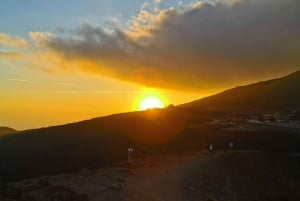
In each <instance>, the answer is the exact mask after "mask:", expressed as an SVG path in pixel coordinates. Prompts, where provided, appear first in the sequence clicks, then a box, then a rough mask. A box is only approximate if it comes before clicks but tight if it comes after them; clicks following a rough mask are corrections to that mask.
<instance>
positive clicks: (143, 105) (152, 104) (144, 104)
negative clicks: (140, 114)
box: [138, 96, 165, 110]
mask: <svg viewBox="0 0 300 201" xmlns="http://www.w3.org/2000/svg"><path fill="white" fill-rule="evenodd" d="M164 106H165V105H164V103H163V101H162V100H160V98H159V97H156V96H146V97H144V98H143V99H142V100H141V101H140V103H139V106H138V109H139V110H147V109H152V108H163V107H164Z"/></svg>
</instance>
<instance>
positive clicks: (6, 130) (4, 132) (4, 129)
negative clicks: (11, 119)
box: [0, 126, 17, 137]
mask: <svg viewBox="0 0 300 201" xmlns="http://www.w3.org/2000/svg"><path fill="white" fill-rule="evenodd" d="M15 132H17V131H16V130H15V129H13V128H9V127H2V126H0V137H2V136H5V135H8V134H12V133H15Z"/></svg>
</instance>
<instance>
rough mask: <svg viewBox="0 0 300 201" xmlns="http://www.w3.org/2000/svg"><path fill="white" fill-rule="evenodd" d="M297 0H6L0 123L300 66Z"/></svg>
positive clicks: (132, 105) (88, 114) (66, 114)
mask: <svg viewBox="0 0 300 201" xmlns="http://www.w3.org/2000/svg"><path fill="white" fill-rule="evenodd" d="M299 10H300V1H299V0H284V1H283V0H207V1H204V0H203V1H199V0H197V1H195V0H181V1H177V0H148V1H146V0H131V1H119V0H118V1H117V0H109V1H104V0H72V1H67V0H52V1H41V0H26V1H24V0H1V5H0V126H10V127H13V128H16V129H28V128H37V127H43V126H50V125H57V124H63V123H68V122H73V121H79V120H84V119H89V118H93V117H97V116H103V115H108V114H113V113H119V112H126V111H133V110H137V109H138V106H137V104H138V101H140V100H141V99H142V97H145V96H150V95H153V96H159V97H162V99H163V102H164V104H165V105H168V104H175V105H176V104H180V103H184V102H189V101H192V100H194V99H198V98H201V97H203V96H207V95H210V94H213V93H216V92H219V91H222V90H224V89H227V88H230V87H234V86H237V85H243V84H247V83H251V82H255V81H259V80H265V79H270V78H274V77H278V76H282V75H286V74H288V73H290V72H293V71H296V70H299V63H300V55H299V54H300V20H299V19H300V12H299Z"/></svg>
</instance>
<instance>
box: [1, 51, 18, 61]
mask: <svg viewBox="0 0 300 201" xmlns="http://www.w3.org/2000/svg"><path fill="white" fill-rule="evenodd" d="M22 56H23V54H22V53H21V52H16V51H0V58H5V59H18V58H21V57H22Z"/></svg>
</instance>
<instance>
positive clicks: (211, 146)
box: [209, 144, 214, 153]
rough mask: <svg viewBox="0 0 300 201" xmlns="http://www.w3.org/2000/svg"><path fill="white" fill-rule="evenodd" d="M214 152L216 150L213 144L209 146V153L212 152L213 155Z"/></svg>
mask: <svg viewBox="0 0 300 201" xmlns="http://www.w3.org/2000/svg"><path fill="white" fill-rule="evenodd" d="M213 150H214V147H213V144H209V151H210V152H211V153H213Z"/></svg>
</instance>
